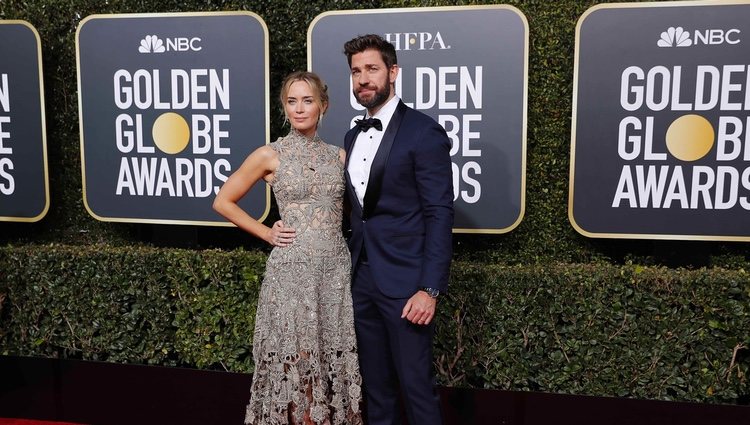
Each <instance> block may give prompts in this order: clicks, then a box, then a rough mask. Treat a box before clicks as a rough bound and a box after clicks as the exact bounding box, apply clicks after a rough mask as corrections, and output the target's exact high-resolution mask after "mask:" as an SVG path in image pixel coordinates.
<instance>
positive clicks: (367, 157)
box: [348, 96, 401, 206]
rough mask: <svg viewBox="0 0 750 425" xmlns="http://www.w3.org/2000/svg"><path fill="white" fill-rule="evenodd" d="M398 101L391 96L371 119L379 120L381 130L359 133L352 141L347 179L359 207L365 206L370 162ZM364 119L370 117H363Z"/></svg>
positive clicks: (371, 129)
mask: <svg viewBox="0 0 750 425" xmlns="http://www.w3.org/2000/svg"><path fill="white" fill-rule="evenodd" d="M400 100H401V99H399V97H398V96H393V99H391V100H389V101H388V102H387V103H386V104H385V105H383V107H382V108H380V110H379V111H378V112H377V113H376V114H375V115H374V116H372V118H377V119H379V120H380V122H381V124H383V130H381V131H378V130H376V129H375V128H368V129H367V131H360V132H359V134H357V138H356V139H354V146H353V147H352V151H351V153H350V154H349V155H350V157H349V168H348V171H349V178H350V180H351V182H352V185H353V186H354V192H355V193H356V194H357V199H358V200H359V205H361V206H364V205H365V192H367V184H368V183H369V181H370V168H371V167H372V160H373V159H374V158H375V154H376V153H377V152H378V148H379V147H380V142H381V141H382V140H383V134H385V129H386V128H388V123H390V122H391V117H392V116H393V113H394V112H396V106H398V102H399V101H400ZM365 118H371V117H370V116H369V115H365Z"/></svg>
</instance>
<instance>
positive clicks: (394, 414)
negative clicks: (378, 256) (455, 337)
mask: <svg viewBox="0 0 750 425" xmlns="http://www.w3.org/2000/svg"><path fill="white" fill-rule="evenodd" d="M352 299H353V301H354V325H355V329H356V333H357V345H358V350H359V362H360V370H361V373H362V378H363V381H364V386H365V388H364V390H365V400H366V401H365V402H366V412H367V419H368V420H367V423H368V424H369V425H399V424H401V423H402V420H401V405H400V403H399V388H400V389H401V395H402V397H403V400H404V402H405V406H404V407H405V411H406V415H407V419H408V423H409V425H440V424H442V415H441V413H440V399H439V397H438V394H437V391H436V389H435V378H434V374H433V370H432V336H433V334H434V331H435V325H434V323H435V322H434V321H433V322H432V323H431V324H430V325H428V326H423V325H415V324H412V323H411V322H409V321H408V320H406V319H402V318H401V312H402V310H403V308H404V306H405V305H406V302H407V301H408V299H407V298H395V299H394V298H389V297H386V296H385V295H383V293H382V292H380V290H379V289H378V288H377V286H376V285H375V281H374V279H373V278H372V273H371V270H370V266H369V265H368V264H367V263H366V262H362V261H360V262H359V264H357V267H356V270H355V275H354V280H353V282H352Z"/></svg>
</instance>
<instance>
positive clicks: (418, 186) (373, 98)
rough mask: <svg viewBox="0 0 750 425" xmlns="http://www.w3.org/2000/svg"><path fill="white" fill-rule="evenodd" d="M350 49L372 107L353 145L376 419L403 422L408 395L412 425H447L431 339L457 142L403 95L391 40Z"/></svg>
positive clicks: (388, 424)
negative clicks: (399, 91)
mask: <svg viewBox="0 0 750 425" xmlns="http://www.w3.org/2000/svg"><path fill="white" fill-rule="evenodd" d="M344 53H345V54H346V57H347V60H348V62H349V66H350V68H351V78H352V87H353V91H354V96H355V97H356V98H357V101H358V102H359V103H360V104H361V105H362V106H364V107H365V108H366V109H367V114H366V116H365V118H364V119H362V120H358V122H357V126H356V127H354V128H353V129H351V130H350V131H349V132H347V133H346V136H345V140H344V142H345V148H346V152H347V157H346V158H347V162H346V173H345V174H346V183H347V185H346V192H347V199H348V202H349V204H350V206H351V216H350V219H351V220H350V221H351V227H352V235H351V238H350V240H349V248H350V250H351V253H352V265H353V267H354V269H353V281H352V298H353V301H354V322H355V329H356V333H357V343H358V347H359V359H360V369H361V372H362V378H363V381H364V390H365V400H366V407H367V412H368V422H367V423H368V424H369V425H394V424H400V423H401V418H400V412H401V409H400V404H399V393H400V394H401V396H402V397H403V400H404V402H405V410H406V414H407V419H408V422H409V424H410V425H422V424H424V425H439V424H441V423H442V418H441V413H440V400H439V398H438V395H437V391H436V389H435V380H434V374H433V370H432V336H433V334H434V323H433V318H434V315H435V308H436V305H437V301H438V298H439V297H440V296H441V294H443V293H444V292H445V291H446V290H447V287H448V272H449V268H450V262H451V255H452V254H451V251H452V242H451V236H452V226H453V187H452V175H451V172H452V170H451V159H450V141H449V140H448V137H447V135H446V134H445V130H443V128H442V127H441V126H440V125H439V124H438V123H437V122H435V120H433V119H432V118H430V117H428V116H427V115H425V114H423V113H421V112H417V111H415V110H414V109H411V108H409V107H407V106H406V105H405V104H404V103H403V102H401V100H400V99H399V98H398V97H397V96H396V94H395V87H394V83H395V81H396V77H397V76H398V72H399V67H398V65H397V59H396V50H395V48H394V46H393V45H392V44H390V43H388V42H387V41H385V40H384V39H383V38H382V37H380V36H377V35H364V36H360V37H357V38H355V39H353V40H350V41H349V42H347V43H346V44H345V46H344ZM399 390H400V391H399Z"/></svg>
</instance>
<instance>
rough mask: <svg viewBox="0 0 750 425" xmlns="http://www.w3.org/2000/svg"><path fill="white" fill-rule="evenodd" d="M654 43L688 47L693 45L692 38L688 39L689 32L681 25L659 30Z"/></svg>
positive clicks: (664, 45)
mask: <svg viewBox="0 0 750 425" xmlns="http://www.w3.org/2000/svg"><path fill="white" fill-rule="evenodd" d="M656 45H657V46H659V47H690V46H692V45H693V40H691V39H690V32H688V31H685V30H684V29H683V28H682V27H669V28H667V30H666V31H662V32H661V36H660V37H659V41H657V42H656Z"/></svg>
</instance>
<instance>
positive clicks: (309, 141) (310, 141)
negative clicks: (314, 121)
mask: <svg viewBox="0 0 750 425" xmlns="http://www.w3.org/2000/svg"><path fill="white" fill-rule="evenodd" d="M289 136H291V137H292V138H293V139H294V140H299V141H300V142H302V143H304V144H305V145H314V144H317V143H320V136H318V132H317V131H316V132H315V135H313V136H312V137H307V136H305V135H304V134H302V133H300V132H299V131H298V130H297V129H296V128H294V127H292V129H291V130H290V131H289Z"/></svg>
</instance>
